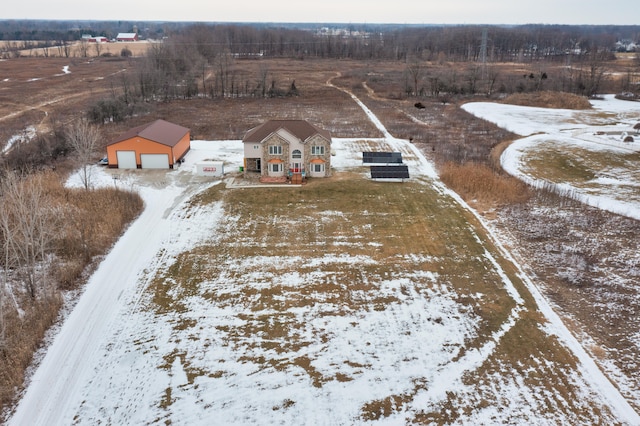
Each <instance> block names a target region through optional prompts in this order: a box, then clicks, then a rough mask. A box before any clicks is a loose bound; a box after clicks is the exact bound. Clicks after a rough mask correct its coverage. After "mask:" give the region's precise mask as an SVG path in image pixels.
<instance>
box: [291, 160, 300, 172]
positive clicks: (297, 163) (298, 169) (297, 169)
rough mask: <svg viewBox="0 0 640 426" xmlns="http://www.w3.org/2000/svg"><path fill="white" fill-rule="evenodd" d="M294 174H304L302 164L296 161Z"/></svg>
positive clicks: (293, 169) (292, 169) (293, 168)
mask: <svg viewBox="0 0 640 426" xmlns="http://www.w3.org/2000/svg"><path fill="white" fill-rule="evenodd" d="M291 172H292V173H302V163H300V162H297V161H294V162H293V167H292V168H291Z"/></svg>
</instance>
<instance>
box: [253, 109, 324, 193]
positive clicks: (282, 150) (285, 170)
mask: <svg viewBox="0 0 640 426" xmlns="http://www.w3.org/2000/svg"><path fill="white" fill-rule="evenodd" d="M242 142H243V143H244V167H245V169H246V170H247V171H250V172H259V173H260V175H261V178H282V179H284V178H289V179H291V182H292V183H299V182H301V181H302V179H304V178H305V177H327V176H330V175H331V134H330V133H329V132H328V131H326V130H323V129H320V128H318V127H316V126H314V125H312V124H310V123H309V122H307V121H305V120H270V121H267V122H266V123H264V124H261V125H260V126H258V127H255V128H253V129H251V130H249V131H248V132H247V133H246V134H245V136H244V139H243V140H242Z"/></svg>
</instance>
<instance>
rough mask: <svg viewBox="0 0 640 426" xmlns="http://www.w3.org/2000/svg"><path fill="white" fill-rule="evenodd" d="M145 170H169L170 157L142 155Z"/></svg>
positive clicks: (141, 159)
mask: <svg viewBox="0 0 640 426" xmlns="http://www.w3.org/2000/svg"><path fill="white" fill-rule="evenodd" d="M140 163H141V164H142V168H143V169H168V168H169V156H168V155H167V154H140Z"/></svg>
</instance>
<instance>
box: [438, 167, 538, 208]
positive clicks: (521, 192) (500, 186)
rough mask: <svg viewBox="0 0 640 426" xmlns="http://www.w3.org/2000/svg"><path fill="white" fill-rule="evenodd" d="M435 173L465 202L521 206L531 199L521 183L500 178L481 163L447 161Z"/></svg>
mask: <svg viewBox="0 0 640 426" xmlns="http://www.w3.org/2000/svg"><path fill="white" fill-rule="evenodd" d="M439 171H440V178H441V179H442V181H443V182H444V183H445V184H447V186H449V187H450V188H451V189H453V190H454V191H455V192H457V193H458V194H460V196H462V198H463V199H464V200H465V201H471V200H474V201H478V202H481V203H484V204H489V205H491V206H500V205H507V204H515V203H522V202H525V201H527V200H528V199H529V197H530V196H531V194H530V190H529V188H528V187H527V185H526V184H525V183H524V182H522V181H520V180H518V179H516V178H514V177H511V176H504V175H500V174H498V173H496V172H494V171H493V170H491V168H489V167H488V166H485V165H482V164H475V163H465V164H455V163H451V162H449V163H446V164H444V165H442V166H441V167H440V169H439Z"/></svg>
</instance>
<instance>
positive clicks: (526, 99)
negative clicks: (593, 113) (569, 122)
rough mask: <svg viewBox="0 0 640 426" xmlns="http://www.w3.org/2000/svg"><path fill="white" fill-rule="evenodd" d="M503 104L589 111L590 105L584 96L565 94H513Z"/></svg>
mask: <svg viewBox="0 0 640 426" xmlns="http://www.w3.org/2000/svg"><path fill="white" fill-rule="evenodd" d="M502 102H503V103H505V104H512V105H521V106H532V107H540V108H560V109H591V108H592V107H591V103H589V100H588V99H587V98H586V97H584V96H578V95H574V94H571V93H566V92H534V93H515V94H513V95H510V96H508V97H507V98H506V99H505V100H504V101H502Z"/></svg>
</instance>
